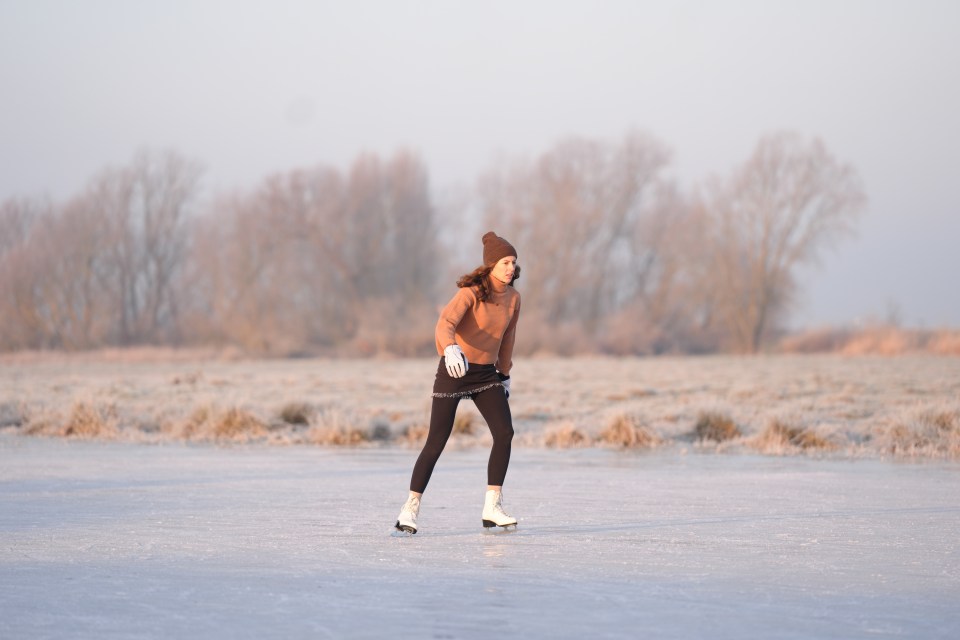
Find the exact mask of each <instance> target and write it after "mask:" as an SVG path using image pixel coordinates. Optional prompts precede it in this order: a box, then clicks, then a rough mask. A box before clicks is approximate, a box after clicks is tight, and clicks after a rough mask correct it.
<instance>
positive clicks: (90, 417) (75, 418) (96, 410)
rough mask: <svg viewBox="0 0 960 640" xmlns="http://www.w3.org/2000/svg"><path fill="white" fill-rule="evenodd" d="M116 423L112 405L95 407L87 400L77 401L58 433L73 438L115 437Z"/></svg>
mask: <svg viewBox="0 0 960 640" xmlns="http://www.w3.org/2000/svg"><path fill="white" fill-rule="evenodd" d="M116 423H117V418H116V411H115V410H114V409H113V407H96V406H94V405H92V404H89V403H87V402H77V403H75V404H74V405H73V408H72V409H71V411H70V417H69V418H67V421H66V423H64V424H63V426H62V427H61V430H60V434H59V435H64V436H68V437H73V438H115V437H117V424H116Z"/></svg>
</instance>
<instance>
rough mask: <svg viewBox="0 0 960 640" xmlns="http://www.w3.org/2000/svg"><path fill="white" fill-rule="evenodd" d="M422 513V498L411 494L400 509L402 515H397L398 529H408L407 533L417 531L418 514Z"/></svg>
mask: <svg viewBox="0 0 960 640" xmlns="http://www.w3.org/2000/svg"><path fill="white" fill-rule="evenodd" d="M418 515H420V498H418V497H417V496H410V497H409V498H407V501H406V502H405V503H404V504H403V508H402V509H400V515H399V516H397V524H396V525H395V526H396V527H397V531H406V532H407V533H416V532H417V516H418Z"/></svg>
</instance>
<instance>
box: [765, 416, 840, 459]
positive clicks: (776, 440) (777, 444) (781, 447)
mask: <svg viewBox="0 0 960 640" xmlns="http://www.w3.org/2000/svg"><path fill="white" fill-rule="evenodd" d="M747 444H748V445H750V446H751V447H753V448H754V449H756V450H758V451H760V452H761V453H766V454H773V455H783V454H785V453H789V452H790V451H792V450H794V449H823V450H827V449H834V448H835V445H834V444H833V443H832V442H830V441H828V440H826V439H824V438H821V437H820V436H818V435H817V434H816V433H814V432H813V431H811V430H809V429H803V428H801V427H794V426H792V425H790V424H787V423H786V422H784V421H782V420H779V419H774V420H773V421H772V422H770V424H768V425H767V428H766V429H764V430H763V432H762V433H760V434H759V435H757V436H755V437H753V438H751V439H750V440H749V441H748V442H747Z"/></svg>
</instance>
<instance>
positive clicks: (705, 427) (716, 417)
mask: <svg viewBox="0 0 960 640" xmlns="http://www.w3.org/2000/svg"><path fill="white" fill-rule="evenodd" d="M693 432H694V435H695V436H696V437H697V439H698V440H713V441H714V442H724V441H726V440H732V439H734V438H738V437H740V435H742V434H741V433H740V429H739V428H738V427H737V425H736V423H734V421H733V419H732V418H730V416H727V415H724V414H722V413H716V412H713V411H704V412H702V413H701V414H700V415H699V416H697V423H696V425H695V426H694V428H693Z"/></svg>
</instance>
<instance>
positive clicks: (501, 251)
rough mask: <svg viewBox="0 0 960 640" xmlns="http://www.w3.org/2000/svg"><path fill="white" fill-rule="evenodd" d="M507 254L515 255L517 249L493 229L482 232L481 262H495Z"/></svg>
mask: <svg viewBox="0 0 960 640" xmlns="http://www.w3.org/2000/svg"><path fill="white" fill-rule="evenodd" d="M507 256H513V257H517V250H516V249H514V248H513V245H512V244H510V243H509V242H507V241H506V240H504V239H503V238H501V237H500V236H498V235H497V234H495V233H494V232H493V231H487V232H486V233H485V234H483V264H496V263H497V262H499V261H500V259H501V258H506V257H507Z"/></svg>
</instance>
